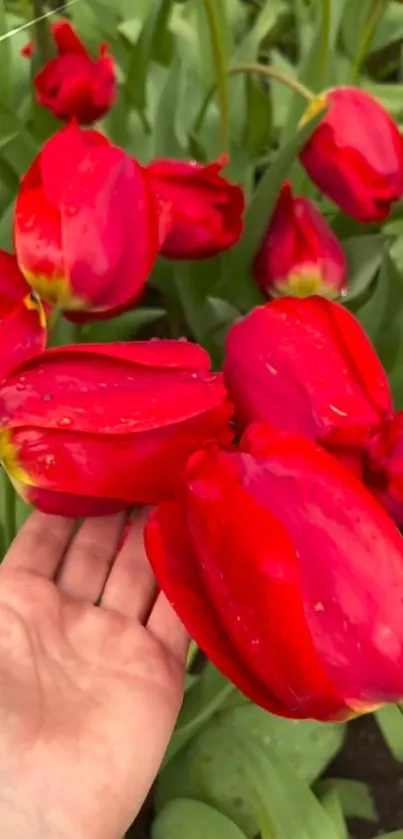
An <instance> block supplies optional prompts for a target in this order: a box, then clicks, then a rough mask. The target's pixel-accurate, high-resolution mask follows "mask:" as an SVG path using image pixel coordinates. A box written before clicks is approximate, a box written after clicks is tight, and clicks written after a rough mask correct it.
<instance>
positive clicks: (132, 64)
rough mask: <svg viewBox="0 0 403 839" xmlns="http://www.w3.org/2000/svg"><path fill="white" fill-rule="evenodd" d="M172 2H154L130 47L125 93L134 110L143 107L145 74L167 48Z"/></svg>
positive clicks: (156, 0) (145, 84)
mask: <svg viewBox="0 0 403 839" xmlns="http://www.w3.org/2000/svg"><path fill="white" fill-rule="evenodd" d="M172 5H173V0H154V1H153V3H151V4H150V10H149V13H148V15H147V17H146V19H145V21H144V24H143V27H142V29H141V32H140V35H139V38H138V40H137V41H136V42H135V43H134V44H133V45H132V49H131V56H130V60H129V65H128V68H127V74H126V85H125V92H126V96H127V98H128V100H129V102H132V103H133V105H134V106H135V108H137V109H138V110H140V111H144V110H145V108H146V101H147V97H146V93H147V75H148V70H149V66H150V63H151V61H153V60H160V59H161V57H162V55H161V53H162V52H163V51H164V49H165V48H167V46H166V45H167V36H168V35H169V34H170V33H169V32H168V21H169V16H170V14H171V9H172Z"/></svg>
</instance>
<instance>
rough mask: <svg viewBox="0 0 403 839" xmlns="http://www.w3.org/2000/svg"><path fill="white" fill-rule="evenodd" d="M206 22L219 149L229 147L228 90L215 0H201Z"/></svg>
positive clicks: (225, 64) (226, 71)
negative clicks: (211, 56) (213, 72)
mask: <svg viewBox="0 0 403 839" xmlns="http://www.w3.org/2000/svg"><path fill="white" fill-rule="evenodd" d="M203 2H204V10H205V13H206V18H207V24H208V28H209V32H210V41H211V51H212V54H213V60H214V65H215V72H216V83H215V84H214V87H213V90H216V89H217V91H218V98H219V102H220V137H221V151H222V152H227V151H228V148H229V91H228V70H227V62H226V58H225V49H224V44H223V40H222V38H221V35H220V20H219V16H218V12H217V0H203Z"/></svg>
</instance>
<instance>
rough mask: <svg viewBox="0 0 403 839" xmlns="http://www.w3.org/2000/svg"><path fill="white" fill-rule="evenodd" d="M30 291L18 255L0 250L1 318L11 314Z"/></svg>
mask: <svg viewBox="0 0 403 839" xmlns="http://www.w3.org/2000/svg"><path fill="white" fill-rule="evenodd" d="M29 292H30V288H29V286H28V284H27V282H26V280H25V279H24V276H23V274H22V273H21V271H20V269H19V267H18V263H17V258H16V256H15V255H14V254H11V253H6V251H2V250H0V319H2V318H4V317H6V316H7V315H9V314H10V313H11V312H12V310H13V309H14V307H15V306H16V305H17V304H19V303H21V300H22V298H23V297H25V296H26V295H27V294H29Z"/></svg>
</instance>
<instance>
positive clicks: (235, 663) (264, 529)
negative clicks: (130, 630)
mask: <svg viewBox="0 0 403 839" xmlns="http://www.w3.org/2000/svg"><path fill="white" fill-rule="evenodd" d="M241 449H242V450H241V451H232V452H231V451H220V450H219V449H218V448H217V447H214V448H210V449H205V450H204V451H201V452H198V453H196V454H195V455H193V456H192V457H191V458H190V460H189V463H188V466H187V470H186V474H185V477H184V480H183V483H182V485H181V488H180V490H179V491H178V493H177V496H176V497H175V498H174V499H172V500H170V501H168V502H164V503H162V504H161V505H159V507H157V508H156V510H155V511H153V513H152V514H151V518H150V520H149V523H148V525H147V527H146V534H145V543H146V550H147V554H148V557H149V559H150V562H151V564H152V567H153V569H154V573H155V575H156V577H157V580H158V583H159V585H160V586H161V588H162V590H163V591H164V592H165V594H166V596H167V598H168V600H169V601H170V603H171V604H172V605H173V607H174V609H175V610H176V612H177V614H178V615H179V617H180V619H181V620H182V621H183V623H184V624H185V626H186V627H187V629H188V631H189V632H190V634H191V636H192V638H193V639H194V640H195V641H196V643H197V644H198V645H199V646H200V647H201V649H202V650H203V651H204V652H205V653H206V655H207V656H208V657H209V658H210V659H211V661H212V662H213V663H214V664H215V665H216V667H218V668H219V669H220V670H221V671H222V672H223V673H224V675H225V676H227V677H228V678H229V679H230V680H231V681H233V682H234V684H235V685H236V686H237V687H238V688H239V689H240V690H241V691H243V692H244V693H245V694H246V695H247V696H248V697H250V699H252V700H253V701H254V702H256V703H258V704H259V705H262V706H263V707H264V708H267V710H269V711H271V712H272V713H274V714H279V715H282V716H288V717H294V718H306V717H313V718H316V719H318V720H341V719H346V718H348V717H350V716H351V715H354V714H356V713H360V712H363V711H369V710H373V709H374V708H375V707H377V706H379V705H381V704H382V703H384V702H397V701H401V700H402V697H403V539H402V537H401V536H400V534H399V532H398V530H397V529H396V527H395V525H394V524H393V522H392V520H391V519H390V518H389V517H388V516H387V514H386V513H385V511H384V510H383V509H382V507H381V506H380V505H379V504H378V503H377V502H376V500H375V499H374V498H373V497H372V496H371V495H370V493H369V492H368V491H367V490H366V489H365V487H364V486H363V485H362V484H361V483H360V482H359V481H358V480H357V479H356V478H355V477H354V476H353V475H351V474H350V473H349V472H348V471H347V470H346V469H345V468H344V467H343V466H342V465H340V464H339V463H338V462H337V461H336V460H335V459H334V458H333V457H332V456H331V455H329V454H328V453H327V452H325V451H324V450H322V449H321V448H320V447H318V446H317V445H316V444H315V443H313V442H312V441H311V440H307V439H305V438H303V437H301V436H299V435H294V434H290V433H287V432H283V431H276V430H270V429H268V428H267V427H266V428H264V427H263V428H262V427H259V426H258V427H252V428H251V429H250V431H249V433H248V436H247V438H246V439H245V440H244V441H243V442H242V443H241Z"/></svg>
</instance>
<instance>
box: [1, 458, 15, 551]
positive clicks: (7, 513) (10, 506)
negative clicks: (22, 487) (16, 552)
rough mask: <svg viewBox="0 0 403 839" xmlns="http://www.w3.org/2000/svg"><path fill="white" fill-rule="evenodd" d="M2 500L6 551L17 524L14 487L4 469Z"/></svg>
mask: <svg viewBox="0 0 403 839" xmlns="http://www.w3.org/2000/svg"><path fill="white" fill-rule="evenodd" d="M3 498H4V516H3V525H4V535H5V542H6V550H7V549H8V548H9V547H10V545H11V542H12V541H13V539H14V536H15V534H16V532H17V522H16V500H17V496H16V494H15V489H14V487H13V485H12V483H11V481H10V479H9V477H8V475H7V472H6V470H5V469H3Z"/></svg>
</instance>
